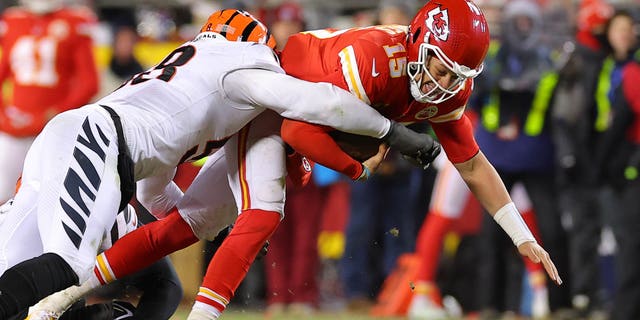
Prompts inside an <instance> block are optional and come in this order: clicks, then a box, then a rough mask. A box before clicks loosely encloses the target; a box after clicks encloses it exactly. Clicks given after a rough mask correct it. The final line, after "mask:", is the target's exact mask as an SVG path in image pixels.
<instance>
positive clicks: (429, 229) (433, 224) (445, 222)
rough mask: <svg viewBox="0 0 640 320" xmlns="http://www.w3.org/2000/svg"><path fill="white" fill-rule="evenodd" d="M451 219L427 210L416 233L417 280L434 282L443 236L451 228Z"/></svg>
mask: <svg viewBox="0 0 640 320" xmlns="http://www.w3.org/2000/svg"><path fill="white" fill-rule="evenodd" d="M452 224H453V219H450V218H447V217H445V216H443V215H441V214H439V213H437V212H434V211H432V212H429V214H428V216H427V219H426V221H425V222H424V224H423V225H422V227H421V228H420V232H419V233H418V243H417V252H418V254H419V255H420V260H421V262H420V269H419V271H418V275H417V279H416V280H417V281H426V282H434V281H435V280H436V271H437V270H438V261H440V252H442V243H443V241H444V236H445V235H446V233H447V232H448V231H449V229H451V225H452Z"/></svg>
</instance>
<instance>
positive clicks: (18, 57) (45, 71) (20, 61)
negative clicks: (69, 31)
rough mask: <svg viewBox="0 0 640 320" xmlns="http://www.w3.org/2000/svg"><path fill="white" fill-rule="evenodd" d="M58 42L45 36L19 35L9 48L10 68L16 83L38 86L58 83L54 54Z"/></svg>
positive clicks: (55, 53) (55, 54)
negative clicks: (10, 48) (37, 37)
mask: <svg viewBox="0 0 640 320" xmlns="http://www.w3.org/2000/svg"><path fill="white" fill-rule="evenodd" d="M57 50H58V43H57V41H56V40H55V39H53V38H50V37H45V38H41V39H37V40H36V39H35V38H34V37H31V36H25V37H21V38H20V39H18V41H16V43H15V45H14V46H13V49H12V50H11V68H12V69H13V74H14V76H15V79H16V83H19V84H21V85H31V86H40V87H53V86H55V85H56V84H57V83H58V78H59V77H58V73H57V72H56V56H57Z"/></svg>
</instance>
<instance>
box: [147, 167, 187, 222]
mask: <svg viewBox="0 0 640 320" xmlns="http://www.w3.org/2000/svg"><path fill="white" fill-rule="evenodd" d="M172 178H173V174H171V175H166V176H154V177H149V178H146V179H143V180H140V181H138V183H137V184H136V198H137V199H138V201H139V202H140V204H141V205H142V206H143V207H145V208H146V209H147V210H149V212H150V213H151V214H152V215H153V216H154V217H156V218H158V219H162V218H164V217H166V215H167V213H169V211H171V209H172V208H173V207H175V206H176V205H177V203H178V201H180V199H182V196H183V193H182V190H180V188H179V187H178V186H177V185H176V184H175V182H173V181H172V180H171V179H172Z"/></svg>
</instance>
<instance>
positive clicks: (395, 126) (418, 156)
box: [382, 120, 441, 169]
mask: <svg viewBox="0 0 640 320" xmlns="http://www.w3.org/2000/svg"><path fill="white" fill-rule="evenodd" d="M382 139H383V140H384V141H385V142H387V143H388V144H389V146H391V148H395V149H396V150H398V151H399V152H400V154H402V156H403V158H405V159H407V160H408V161H409V162H411V163H412V164H414V165H416V166H418V167H421V168H423V169H427V168H428V167H429V164H431V162H432V161H433V160H435V158H436V157H437V156H438V155H439V154H440V151H441V147H440V144H439V143H438V142H437V141H436V140H435V139H433V137H432V136H430V135H428V134H425V133H418V132H415V131H413V130H411V129H409V128H407V127H405V126H403V125H401V124H399V123H397V122H395V121H393V120H391V128H390V129H389V132H388V133H387V135H385V136H384V137H383V138H382Z"/></svg>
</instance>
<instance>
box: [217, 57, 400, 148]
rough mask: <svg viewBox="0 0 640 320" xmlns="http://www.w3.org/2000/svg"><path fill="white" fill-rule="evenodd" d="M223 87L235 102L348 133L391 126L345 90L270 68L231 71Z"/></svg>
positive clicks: (376, 132) (380, 131)
mask: <svg viewBox="0 0 640 320" xmlns="http://www.w3.org/2000/svg"><path fill="white" fill-rule="evenodd" d="M224 90H225V93H226V94H227V96H228V97H229V98H230V99H232V100H234V101H237V102H241V103H250V104H253V105H256V106H262V107H265V108H268V109H272V110H274V111H276V112H278V113H279V114H281V115H282V116H283V117H285V118H290V119H296V120H300V121H305V122H310V123H315V124H320V125H326V126H329V127H332V128H335V129H337V130H340V131H345V132H349V133H354V134H359V135H365V136H370V137H375V138H382V137H383V136H385V134H387V132H388V131H389V128H390V125H391V124H390V121H389V120H388V119H386V118H385V117H383V116H382V115H381V114H380V113H378V112H377V111H376V110H374V109H373V108H371V107H370V106H368V105H367V104H365V103H364V102H362V101H360V100H359V99H358V98H357V97H355V96H354V95H352V94H351V93H349V92H347V91H345V90H342V89H340V88H338V87H336V86H333V85H331V84H329V83H313V82H308V81H303V80H300V79H296V78H293V77H290V76H287V75H284V74H279V73H276V72H272V71H266V70H256V69H246V70H238V71H235V72H232V73H230V74H229V75H227V76H226V77H225V79H224Z"/></svg>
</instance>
